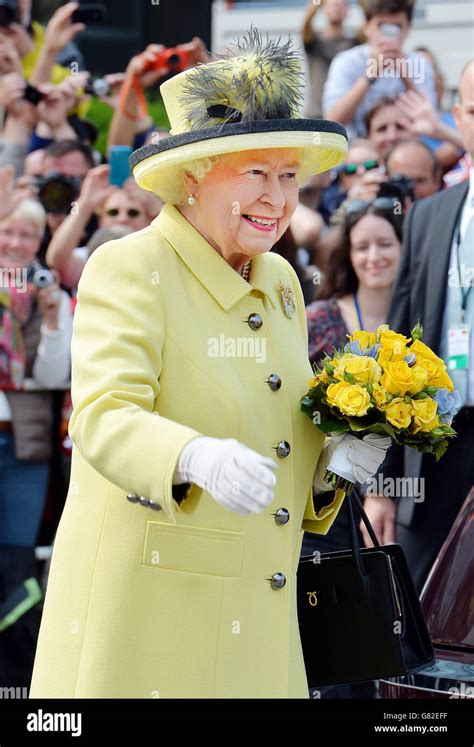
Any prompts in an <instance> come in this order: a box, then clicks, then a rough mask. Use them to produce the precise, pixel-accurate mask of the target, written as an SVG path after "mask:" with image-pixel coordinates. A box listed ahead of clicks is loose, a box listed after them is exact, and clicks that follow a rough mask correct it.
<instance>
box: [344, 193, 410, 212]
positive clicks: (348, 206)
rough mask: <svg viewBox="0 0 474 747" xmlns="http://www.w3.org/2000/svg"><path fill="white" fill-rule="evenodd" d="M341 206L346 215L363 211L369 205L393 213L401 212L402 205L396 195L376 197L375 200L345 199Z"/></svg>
mask: <svg viewBox="0 0 474 747" xmlns="http://www.w3.org/2000/svg"><path fill="white" fill-rule="evenodd" d="M342 207H343V209H344V212H345V213H346V215H347V216H349V215H351V216H352V215H356V214H357V213H363V212H364V210H367V209H368V208H369V207H375V208H377V209H378V210H385V211H387V212H390V213H395V215H400V214H403V205H402V204H401V202H400V200H399V199H397V198H396V197H376V198H375V200H345V202H343V203H342Z"/></svg>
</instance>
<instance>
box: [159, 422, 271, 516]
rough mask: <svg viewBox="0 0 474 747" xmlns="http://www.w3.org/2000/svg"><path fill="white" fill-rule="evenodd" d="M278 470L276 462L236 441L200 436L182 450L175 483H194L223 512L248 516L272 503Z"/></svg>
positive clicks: (175, 474) (174, 479)
mask: <svg viewBox="0 0 474 747" xmlns="http://www.w3.org/2000/svg"><path fill="white" fill-rule="evenodd" d="M276 468H277V465H276V463H275V462H274V461H273V459H270V458H268V457H263V456H262V455H261V454H258V453H257V452H256V451H253V450H252V449H249V448H248V447H247V446H245V445H244V444H242V443H240V442H239V441H237V440H236V439H235V438H210V437H209V436H199V437H198V438H194V439H193V440H192V441H189V442H188V443H187V444H186V446H185V447H184V449H183V450H182V452H181V455H180V457H179V460H178V465H177V467H176V470H175V473H174V478H173V483H174V484H179V483H183V482H193V483H195V484H196V485H199V487H200V488H203V489H204V490H206V491H207V492H208V493H209V494H210V495H211V496H212V497H213V498H214V500H215V501H217V503H219V504H220V505H221V506H224V508H228V509H230V510H231V511H235V513H237V514H242V515H243V516H246V515H247V514H250V513H260V512H261V511H263V509H264V508H265V507H266V506H268V504H269V503H271V502H272V500H273V497H274V488H275V485H276V476H275V470H276Z"/></svg>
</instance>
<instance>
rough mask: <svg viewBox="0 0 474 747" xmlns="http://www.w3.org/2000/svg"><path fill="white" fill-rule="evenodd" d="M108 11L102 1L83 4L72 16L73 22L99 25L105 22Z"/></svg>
mask: <svg viewBox="0 0 474 747" xmlns="http://www.w3.org/2000/svg"><path fill="white" fill-rule="evenodd" d="M106 18H107V11H106V9H105V5H102V3H91V4H90V5H81V7H80V8H78V9H77V10H75V11H74V13H73V14H72V16H71V20H72V22H73V23H84V24H85V25H86V26H99V25H100V24H101V23H105V21H106Z"/></svg>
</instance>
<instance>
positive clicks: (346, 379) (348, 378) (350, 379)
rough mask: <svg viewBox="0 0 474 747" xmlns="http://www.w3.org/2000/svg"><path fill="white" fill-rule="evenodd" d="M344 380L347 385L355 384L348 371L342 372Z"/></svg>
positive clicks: (353, 377)
mask: <svg viewBox="0 0 474 747" xmlns="http://www.w3.org/2000/svg"><path fill="white" fill-rule="evenodd" d="M344 380H345V381H347V382H348V383H349V384H355V383H356V380H355V376H354V375H353V374H351V373H349V371H344Z"/></svg>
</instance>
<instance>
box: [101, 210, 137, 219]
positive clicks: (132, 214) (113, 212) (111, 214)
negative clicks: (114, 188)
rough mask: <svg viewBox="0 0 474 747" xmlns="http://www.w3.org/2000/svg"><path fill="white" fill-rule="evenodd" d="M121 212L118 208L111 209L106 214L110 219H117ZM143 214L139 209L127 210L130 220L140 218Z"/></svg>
mask: <svg viewBox="0 0 474 747" xmlns="http://www.w3.org/2000/svg"><path fill="white" fill-rule="evenodd" d="M119 213H120V210H119V209H118V208H109V209H108V210H106V211H105V214H106V215H108V216H109V217H110V218H116V217H117V215H119ZM141 214H142V211H141V210H138V209H137V208H128V210H127V217H128V218H138V216H139V215H141Z"/></svg>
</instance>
